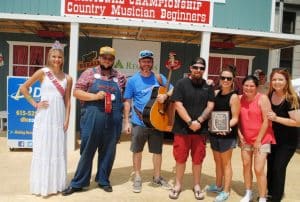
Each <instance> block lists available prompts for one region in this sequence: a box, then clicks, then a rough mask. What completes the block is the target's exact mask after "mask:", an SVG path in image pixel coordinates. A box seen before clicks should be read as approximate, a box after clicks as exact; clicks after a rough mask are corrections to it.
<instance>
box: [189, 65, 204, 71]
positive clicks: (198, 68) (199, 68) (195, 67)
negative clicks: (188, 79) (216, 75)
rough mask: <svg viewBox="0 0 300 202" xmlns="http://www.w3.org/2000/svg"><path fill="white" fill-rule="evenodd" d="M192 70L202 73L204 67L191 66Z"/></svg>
mask: <svg viewBox="0 0 300 202" xmlns="http://www.w3.org/2000/svg"><path fill="white" fill-rule="evenodd" d="M192 69H193V70H201V71H204V70H205V67H203V66H201V67H198V66H192Z"/></svg>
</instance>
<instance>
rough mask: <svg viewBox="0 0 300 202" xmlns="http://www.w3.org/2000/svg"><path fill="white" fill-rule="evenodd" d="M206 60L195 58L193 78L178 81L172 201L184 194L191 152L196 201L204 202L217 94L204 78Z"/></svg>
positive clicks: (173, 99)
mask: <svg viewBox="0 0 300 202" xmlns="http://www.w3.org/2000/svg"><path fill="white" fill-rule="evenodd" d="M205 68H206V66H205V60H204V59H203V58H201V57H196V58H195V59H194V60H193V61H192V64H191V66H190V67H189V70H190V72H191V73H190V76H189V77H187V78H183V79H181V80H179V81H178V82H177V84H176V86H175V88H174V93H173V95H172V97H171V101H174V102H175V103H174V105H175V109H176V114H175V123H174V127H173V131H172V132H173V133H174V143H173V155H174V158H175V160H176V182H175V186H174V188H173V189H172V190H171V191H170V193H169V198H171V199H177V198H178V197H179V194H180V192H181V190H182V184H183V175H184V171H185V166H186V160H187V158H188V154H189V152H190V151H191V156H192V162H193V164H192V170H193V178H194V180H193V182H194V185H193V191H194V196H195V198H196V199H197V200H202V199H204V192H203V191H202V190H201V188H200V176H201V169H202V162H203V160H204V157H205V143H206V135H207V134H208V121H207V119H208V117H209V115H210V113H211V111H212V110H213V107H214V91H213V89H212V86H209V85H207V83H206V80H205V79H203V78H202V76H203V73H204V71H205Z"/></svg>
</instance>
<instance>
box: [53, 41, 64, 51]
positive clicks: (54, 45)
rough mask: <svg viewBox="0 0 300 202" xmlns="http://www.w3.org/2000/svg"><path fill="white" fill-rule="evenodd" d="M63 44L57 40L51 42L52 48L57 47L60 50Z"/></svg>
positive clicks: (62, 48)
mask: <svg viewBox="0 0 300 202" xmlns="http://www.w3.org/2000/svg"><path fill="white" fill-rule="evenodd" d="M64 47H65V46H64V45H62V44H61V43H59V41H55V42H54V43H53V44H52V49H58V50H62V51H64Z"/></svg>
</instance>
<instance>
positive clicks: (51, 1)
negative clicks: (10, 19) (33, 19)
mask: <svg viewBox="0 0 300 202" xmlns="http://www.w3.org/2000/svg"><path fill="white" fill-rule="evenodd" d="M60 7H61V0H1V6H0V12H2V13H16V14H32V15H55V16H60V10H61V9H60Z"/></svg>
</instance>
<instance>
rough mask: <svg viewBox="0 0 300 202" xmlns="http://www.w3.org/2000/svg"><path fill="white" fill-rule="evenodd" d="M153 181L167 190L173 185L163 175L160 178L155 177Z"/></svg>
mask: <svg viewBox="0 0 300 202" xmlns="http://www.w3.org/2000/svg"><path fill="white" fill-rule="evenodd" d="M152 183H153V184H154V185H156V186H160V187H162V188H164V189H167V190H170V189H171V188H172V187H171V185H169V183H168V182H167V181H166V180H165V179H164V178H163V177H161V176H160V177H159V178H155V177H153V180H152Z"/></svg>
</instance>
